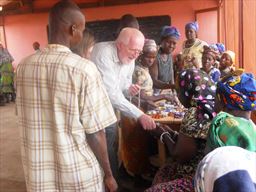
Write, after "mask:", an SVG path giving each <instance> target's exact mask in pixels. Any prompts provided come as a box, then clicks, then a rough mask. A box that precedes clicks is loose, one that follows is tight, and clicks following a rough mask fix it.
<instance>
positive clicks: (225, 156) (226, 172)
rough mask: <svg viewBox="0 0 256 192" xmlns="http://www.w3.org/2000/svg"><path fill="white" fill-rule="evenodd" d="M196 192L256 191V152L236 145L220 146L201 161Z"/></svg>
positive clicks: (197, 174) (195, 180) (195, 182)
mask: <svg viewBox="0 0 256 192" xmlns="http://www.w3.org/2000/svg"><path fill="white" fill-rule="evenodd" d="M194 186H195V191H196V192H212V191H213V190H214V192H245V191H246V192H247V191H248V192H256V153H255V152H250V151H248V150H245V149H243V148H240V147H236V146H225V147H219V148H217V149H215V150H214V151H212V152H211V153H209V154H208V155H207V156H206V157H204V159H203V160H202V161H201V162H200V163H199V165H198V167H197V171H196V175H195V179H194Z"/></svg>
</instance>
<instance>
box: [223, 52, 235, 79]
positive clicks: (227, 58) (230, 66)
mask: <svg viewBox="0 0 256 192" xmlns="http://www.w3.org/2000/svg"><path fill="white" fill-rule="evenodd" d="M235 56H236V55H235V53H234V52H233V51H230V50H228V51H225V52H224V53H223V54H222V56H221V58H220V66H219V70H220V74H221V75H220V77H221V78H222V77H224V76H226V75H228V74H229V73H230V72H232V71H234V64H235Z"/></svg>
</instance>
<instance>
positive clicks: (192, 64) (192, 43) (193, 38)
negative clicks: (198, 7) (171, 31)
mask: <svg viewBox="0 0 256 192" xmlns="http://www.w3.org/2000/svg"><path fill="white" fill-rule="evenodd" d="M198 30H199V25H198V23H197V22H196V21H195V22H190V23H187V24H186V25H185V33H186V38H187V40H186V41H184V43H183V46H182V58H183V62H184V67H185V69H189V68H197V69H200V68H201V67H202V53H203V46H204V45H208V44H207V43H206V42H205V41H202V40H200V39H198V38H197V33H198Z"/></svg>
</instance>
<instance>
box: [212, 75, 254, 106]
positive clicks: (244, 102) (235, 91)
mask: <svg viewBox="0 0 256 192" xmlns="http://www.w3.org/2000/svg"><path fill="white" fill-rule="evenodd" d="M217 96H218V98H219V99H220V100H221V101H222V102H223V103H224V105H225V106H226V107H227V108H229V109H236V110H243V111H253V110H256V80H255V79H254V77H253V75H252V74H250V73H243V74H242V75H233V76H232V75H231V76H230V77H227V78H225V79H223V80H222V81H220V82H218V85H217Z"/></svg>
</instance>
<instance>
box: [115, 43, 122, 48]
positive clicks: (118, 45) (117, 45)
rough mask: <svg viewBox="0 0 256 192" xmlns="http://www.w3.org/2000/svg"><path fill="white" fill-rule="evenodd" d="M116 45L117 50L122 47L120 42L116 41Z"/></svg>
mask: <svg viewBox="0 0 256 192" xmlns="http://www.w3.org/2000/svg"><path fill="white" fill-rule="evenodd" d="M116 47H117V49H118V50H120V49H122V42H116Z"/></svg>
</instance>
